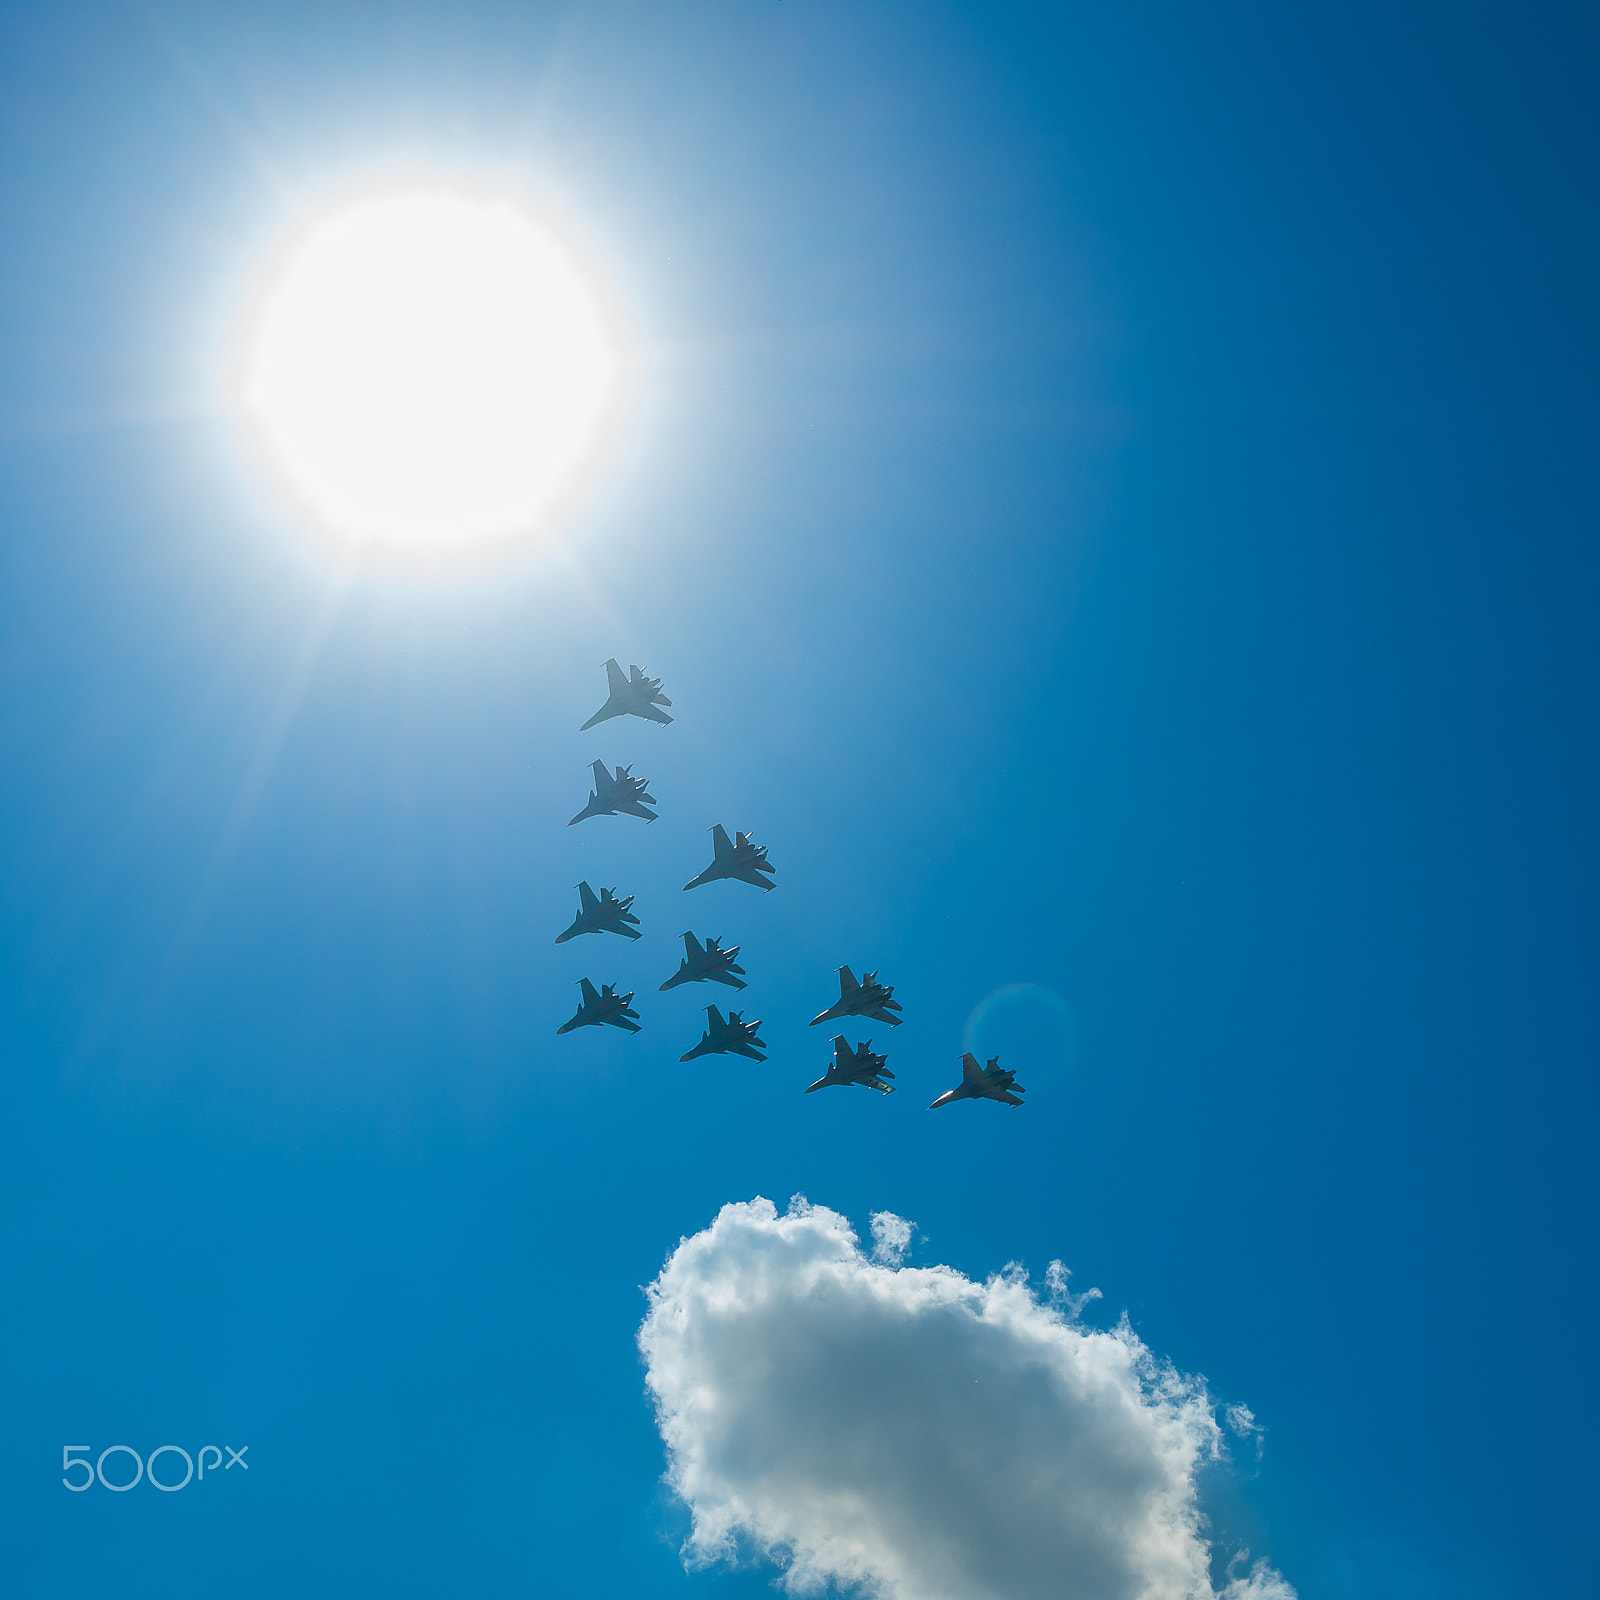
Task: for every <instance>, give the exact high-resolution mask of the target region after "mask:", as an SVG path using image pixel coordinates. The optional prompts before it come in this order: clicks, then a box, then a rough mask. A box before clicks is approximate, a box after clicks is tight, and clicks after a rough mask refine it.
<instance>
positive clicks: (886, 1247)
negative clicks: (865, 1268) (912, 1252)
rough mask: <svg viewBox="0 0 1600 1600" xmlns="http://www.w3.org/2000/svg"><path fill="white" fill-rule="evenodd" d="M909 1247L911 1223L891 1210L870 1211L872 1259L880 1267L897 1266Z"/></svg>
mask: <svg viewBox="0 0 1600 1600" xmlns="http://www.w3.org/2000/svg"><path fill="white" fill-rule="evenodd" d="M910 1248H911V1224H910V1223H909V1222H907V1221H906V1219H905V1218H904V1217H897V1216H896V1215H895V1214H894V1212H892V1211H874V1212H873V1213H872V1259H873V1260H874V1261H876V1262H877V1263H878V1265H879V1266H880V1267H898V1266H899V1265H900V1263H901V1262H902V1261H904V1260H905V1258H906V1251H907V1250H909V1249H910Z"/></svg>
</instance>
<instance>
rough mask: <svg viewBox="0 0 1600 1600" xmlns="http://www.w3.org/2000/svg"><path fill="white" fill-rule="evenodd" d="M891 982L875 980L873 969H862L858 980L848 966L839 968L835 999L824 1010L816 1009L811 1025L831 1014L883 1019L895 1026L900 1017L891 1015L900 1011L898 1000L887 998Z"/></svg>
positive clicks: (879, 1020) (827, 1017) (892, 986)
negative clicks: (868, 970) (866, 970)
mask: <svg viewBox="0 0 1600 1600" xmlns="http://www.w3.org/2000/svg"><path fill="white" fill-rule="evenodd" d="M893 994H894V985H893V984H888V983H879V982H878V974H877V973H876V972H863V973H862V974H861V982H860V983H857V982H856V975H855V973H853V972H852V971H851V970H850V969H849V967H840V968H839V998H838V999H837V1000H836V1001H835V1002H834V1003H833V1004H832V1005H831V1006H829V1007H828V1009H827V1010H826V1011H819V1012H818V1013H817V1014H816V1016H814V1017H813V1018H812V1019H811V1026H812V1027H813V1028H814V1027H816V1025H817V1024H818V1023H819V1022H829V1021H831V1020H832V1019H833V1018H834V1017H871V1018H872V1019H873V1021H875V1022H887V1023H888V1024H889V1026H890V1027H891V1028H898V1027H899V1026H900V1024H901V1023H902V1022H904V1021H905V1018H904V1017H896V1016H891V1015H890V1013H891V1012H894V1011H898V1010H900V1002H899V1001H898V1000H894V999H891V998H890V996H891V995H893Z"/></svg>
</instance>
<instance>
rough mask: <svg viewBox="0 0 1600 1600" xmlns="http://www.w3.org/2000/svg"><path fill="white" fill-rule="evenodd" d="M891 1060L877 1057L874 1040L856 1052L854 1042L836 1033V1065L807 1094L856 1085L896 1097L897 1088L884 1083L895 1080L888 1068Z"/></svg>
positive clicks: (859, 1045) (860, 1045) (834, 1054)
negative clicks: (885, 1080) (894, 1094)
mask: <svg viewBox="0 0 1600 1600" xmlns="http://www.w3.org/2000/svg"><path fill="white" fill-rule="evenodd" d="M887 1059H888V1057H887V1056H875V1055H873V1053H872V1041H871V1040H870V1039H868V1040H867V1042H866V1043H865V1044H858V1045H857V1046H856V1047H855V1049H854V1050H852V1049H851V1048H850V1041H849V1040H848V1039H846V1038H845V1036H844V1035H843V1034H842V1033H836V1034H835V1035H834V1036H833V1065H832V1066H831V1067H829V1068H828V1070H827V1071H826V1072H825V1073H823V1075H822V1076H821V1077H820V1078H818V1079H817V1081H816V1082H815V1083H814V1084H812V1085H811V1088H810V1089H807V1090H806V1093H807V1094H810V1093H811V1092H812V1090H813V1089H831V1088H833V1087H834V1085H835V1084H837V1085H838V1086H839V1087H840V1088H844V1089H848V1088H849V1087H850V1085H851V1084H854V1085H855V1086H856V1087H857V1088H858V1089H876V1090H877V1091H878V1092H879V1094H893V1093H894V1085H893V1084H892V1083H885V1082H884V1081H883V1080H884V1079H885V1078H892V1077H893V1076H894V1074H893V1073H892V1072H891V1071H890V1070H889V1069H888V1068H887V1067H886V1066H884V1062H885V1061H886V1060H887Z"/></svg>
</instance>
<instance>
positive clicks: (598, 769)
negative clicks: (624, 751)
mask: <svg viewBox="0 0 1600 1600" xmlns="http://www.w3.org/2000/svg"><path fill="white" fill-rule="evenodd" d="M593 771H594V792H595V794H596V795H597V796H598V797H599V798H600V799H602V800H604V799H605V797H606V790H607V789H611V788H614V787H615V784H613V782H612V779H611V774H610V772H609V771H607V769H606V764H605V762H603V761H597V762H595V764H594V768H593Z"/></svg>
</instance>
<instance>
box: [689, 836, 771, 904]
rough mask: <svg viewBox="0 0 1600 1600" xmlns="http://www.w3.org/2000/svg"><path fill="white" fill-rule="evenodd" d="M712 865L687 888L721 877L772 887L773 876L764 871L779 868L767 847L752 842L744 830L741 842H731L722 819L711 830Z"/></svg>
mask: <svg viewBox="0 0 1600 1600" xmlns="http://www.w3.org/2000/svg"><path fill="white" fill-rule="evenodd" d="M711 847H712V852H713V854H712V858H711V865H710V866H709V867H707V868H706V870H705V871H704V872H702V873H701V874H700V876H699V877H698V878H691V879H690V880H689V882H688V883H686V884H684V888H685V889H698V888H699V887H700V885H701V884H702V883H715V882H716V881H717V879H718V878H737V879H738V880H739V881H740V883H753V884H754V885H755V886H756V888H758V889H770V888H772V883H771V880H770V878H765V877H763V876H762V874H763V873H768V874H770V873H774V872H776V871H777V870H778V869H777V868H776V867H774V866H772V865H770V864H769V863H768V861H767V847H766V846H765V845H761V844H751V843H750V835H749V834H748V833H741V834H740V835H739V836H738V843H737V844H730V843H729V842H728V831H727V829H726V828H724V827H723V826H722V824H721V823H720V822H719V823H718V824H717V825H716V827H714V828H713V829H712V830H711Z"/></svg>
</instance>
